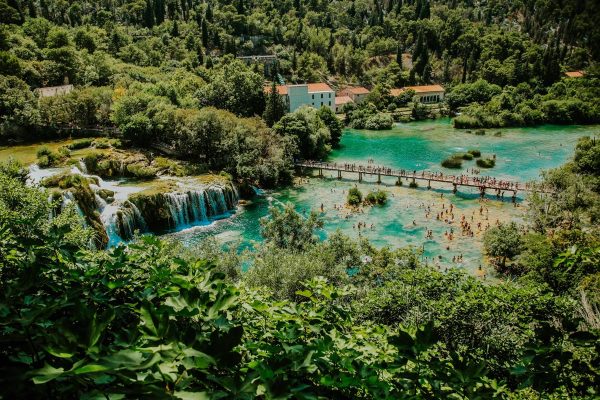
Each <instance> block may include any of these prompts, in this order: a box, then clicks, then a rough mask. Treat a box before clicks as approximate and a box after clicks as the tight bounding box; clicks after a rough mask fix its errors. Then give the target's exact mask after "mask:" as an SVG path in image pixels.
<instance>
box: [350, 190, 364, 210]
mask: <svg viewBox="0 0 600 400" xmlns="http://www.w3.org/2000/svg"><path fill="white" fill-rule="evenodd" d="M362 198H363V196H362V193H361V191H360V190H358V189H357V188H352V189H350V190H348V198H347V202H348V204H349V205H351V206H357V205H359V204H360V203H362Z"/></svg>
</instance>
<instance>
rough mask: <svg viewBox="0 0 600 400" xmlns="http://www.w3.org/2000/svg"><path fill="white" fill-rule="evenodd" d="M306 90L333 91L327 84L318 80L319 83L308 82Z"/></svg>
mask: <svg viewBox="0 0 600 400" xmlns="http://www.w3.org/2000/svg"><path fill="white" fill-rule="evenodd" d="M308 92H309V93H310V92H333V89H331V87H329V85H328V84H326V83H323V82H320V83H309V84H308Z"/></svg>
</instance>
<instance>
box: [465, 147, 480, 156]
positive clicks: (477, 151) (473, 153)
mask: <svg viewBox="0 0 600 400" xmlns="http://www.w3.org/2000/svg"><path fill="white" fill-rule="evenodd" d="M467 153H469V154H471V155H472V156H473V157H475V158H479V157H481V151H480V150H477V149H473V150H469V151H468V152H467Z"/></svg>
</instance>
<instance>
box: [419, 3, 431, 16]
mask: <svg viewBox="0 0 600 400" xmlns="http://www.w3.org/2000/svg"><path fill="white" fill-rule="evenodd" d="M430 16H431V5H430V4H429V0H423V4H422V6H421V12H420V13H419V19H429V17H430Z"/></svg>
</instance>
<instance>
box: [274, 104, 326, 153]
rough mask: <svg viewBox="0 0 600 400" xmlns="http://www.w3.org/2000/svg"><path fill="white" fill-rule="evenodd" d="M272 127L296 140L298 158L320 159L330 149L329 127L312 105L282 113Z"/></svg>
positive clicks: (280, 133)
mask: <svg viewBox="0 0 600 400" xmlns="http://www.w3.org/2000/svg"><path fill="white" fill-rule="evenodd" d="M273 129H274V130H275V132H277V133H278V134H279V135H281V136H288V137H292V138H294V139H295V140H296V143H297V146H298V150H297V153H296V154H295V156H298V157H300V158H304V159H311V160H312V159H316V160H320V159H323V158H324V157H325V156H326V155H327V154H328V153H329V151H330V150H331V147H330V145H329V144H328V143H329V142H330V141H331V134H330V132H329V129H327V126H326V125H325V123H324V122H323V120H322V119H321V118H319V112H318V111H317V110H316V109H314V108H313V107H310V106H302V107H300V108H299V109H297V110H296V111H294V112H292V113H288V114H286V115H284V116H283V118H281V119H280V120H279V122H277V123H276V124H275V125H274V126H273Z"/></svg>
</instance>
